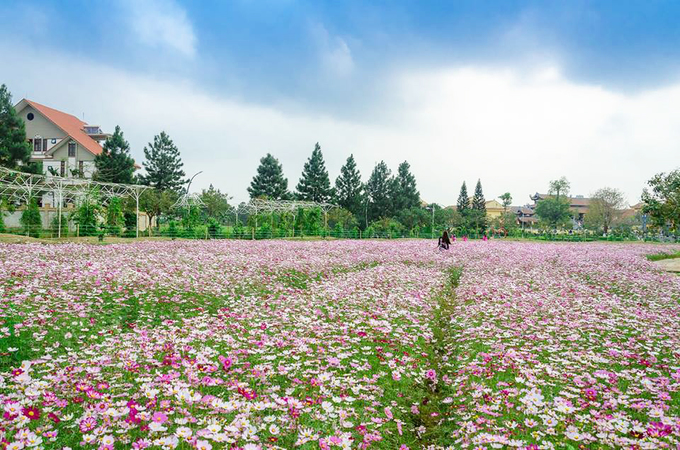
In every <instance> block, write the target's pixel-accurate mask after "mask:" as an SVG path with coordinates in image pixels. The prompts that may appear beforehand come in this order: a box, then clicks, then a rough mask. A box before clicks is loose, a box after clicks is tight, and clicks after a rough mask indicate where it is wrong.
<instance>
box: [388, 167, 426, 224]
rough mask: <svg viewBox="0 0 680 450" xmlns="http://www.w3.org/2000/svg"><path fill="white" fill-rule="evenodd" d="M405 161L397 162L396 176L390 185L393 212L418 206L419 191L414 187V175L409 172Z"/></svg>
mask: <svg viewBox="0 0 680 450" xmlns="http://www.w3.org/2000/svg"><path fill="white" fill-rule="evenodd" d="M410 169H411V166H410V165H409V163H408V162H407V161H404V162H403V163H401V164H399V169H398V170H397V176H396V177H394V181H393V183H394V184H393V186H392V205H393V208H394V211H395V212H399V211H402V210H404V209H410V208H418V207H419V206H420V193H419V192H418V188H417V187H416V177H414V176H413V174H412V173H411V170H410Z"/></svg>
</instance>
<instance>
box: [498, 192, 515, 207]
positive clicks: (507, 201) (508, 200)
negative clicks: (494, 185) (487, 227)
mask: <svg viewBox="0 0 680 450" xmlns="http://www.w3.org/2000/svg"><path fill="white" fill-rule="evenodd" d="M498 198H500V199H501V204H502V205H503V210H504V212H507V211H508V208H509V207H510V205H512V195H511V194H510V193H509V192H506V193H505V194H503V195H501V196H500V197H498Z"/></svg>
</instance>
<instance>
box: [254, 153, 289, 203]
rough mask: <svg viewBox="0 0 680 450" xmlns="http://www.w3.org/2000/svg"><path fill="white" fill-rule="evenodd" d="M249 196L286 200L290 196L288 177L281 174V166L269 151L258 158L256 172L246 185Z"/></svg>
mask: <svg viewBox="0 0 680 450" xmlns="http://www.w3.org/2000/svg"><path fill="white" fill-rule="evenodd" d="M248 193H249V194H250V198H261V197H264V198H268V199H270V200H286V199H289V198H290V193H289V192H288V179H287V178H284V176H283V167H282V166H281V163H279V160H278V159H276V158H274V157H273V156H272V155H271V154H270V153H267V155H266V156H265V157H264V158H262V159H260V165H259V167H258V168H257V174H256V175H255V176H254V177H253V181H251V182H250V186H249V187H248Z"/></svg>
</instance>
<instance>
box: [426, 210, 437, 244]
mask: <svg viewBox="0 0 680 450" xmlns="http://www.w3.org/2000/svg"><path fill="white" fill-rule="evenodd" d="M436 207H437V204H436V203H432V206H430V207H428V208H427V209H431V210H432V228H431V229H430V236H431V237H432V239H434V210H435V208H436Z"/></svg>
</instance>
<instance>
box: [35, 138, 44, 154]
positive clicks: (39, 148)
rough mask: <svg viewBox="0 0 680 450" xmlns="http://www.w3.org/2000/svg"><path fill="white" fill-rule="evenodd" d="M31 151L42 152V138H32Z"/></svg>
mask: <svg viewBox="0 0 680 450" xmlns="http://www.w3.org/2000/svg"><path fill="white" fill-rule="evenodd" d="M33 151H34V152H42V139H38V138H36V139H33Z"/></svg>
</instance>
